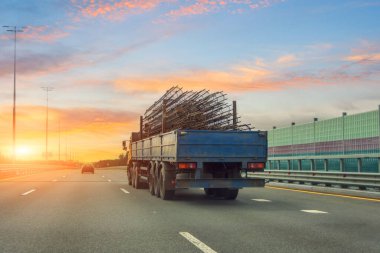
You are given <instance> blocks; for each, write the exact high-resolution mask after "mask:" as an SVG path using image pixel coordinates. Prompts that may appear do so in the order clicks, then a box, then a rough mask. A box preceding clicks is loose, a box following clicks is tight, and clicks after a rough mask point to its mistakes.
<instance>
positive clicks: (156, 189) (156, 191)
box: [153, 165, 160, 198]
mask: <svg viewBox="0 0 380 253" xmlns="http://www.w3.org/2000/svg"><path fill="white" fill-rule="evenodd" d="M158 171H159V167H158V166H157V165H156V168H155V170H154V178H153V180H154V195H155V196H156V197H157V198H159V197H160V183H159V178H158V177H159V175H158Z"/></svg>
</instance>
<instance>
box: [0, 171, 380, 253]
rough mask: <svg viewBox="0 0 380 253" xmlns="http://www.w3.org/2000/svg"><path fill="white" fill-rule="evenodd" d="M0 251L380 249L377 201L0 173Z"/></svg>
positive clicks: (115, 177) (119, 178) (104, 176)
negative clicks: (224, 196) (152, 188)
mask: <svg viewBox="0 0 380 253" xmlns="http://www.w3.org/2000/svg"><path fill="white" fill-rule="evenodd" d="M0 252H11V253H16V252H49V253H50V252H149V253H153V252H184V253H185V252H208V253H210V252H260V253H261V252H270V253H273V252H292V253H293V252H323V253H326V252H334V253H335V252H345V253H346V252H366V253H369V252H376V253H379V252H380V202H376V201H370V200H365V199H355V198H342V197H339V196H327V195H319V194H310V193H305V192H296V191H289V190H281V189H274V188H268V187H267V188H254V189H252V188H251V189H243V190H241V191H240V193H239V196H238V198H237V200H235V201H230V200H215V199H208V198H206V197H205V195H204V193H203V190H200V189H195V190H182V191H178V192H177V193H176V198H175V200H173V201H163V200H161V199H159V198H156V197H153V196H151V195H150V194H149V193H148V191H147V190H136V189H133V188H132V187H131V186H128V184H127V179H126V174H125V172H124V171H122V170H96V171H95V174H81V173H80V170H55V171H50V172H42V173H39V174H34V175H29V176H22V177H17V178H13V179H8V180H0Z"/></svg>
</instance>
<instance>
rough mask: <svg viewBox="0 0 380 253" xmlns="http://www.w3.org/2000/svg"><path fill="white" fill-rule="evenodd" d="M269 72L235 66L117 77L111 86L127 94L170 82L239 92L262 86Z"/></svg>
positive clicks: (164, 86)
mask: <svg viewBox="0 0 380 253" xmlns="http://www.w3.org/2000/svg"><path fill="white" fill-rule="evenodd" d="M270 75H271V72H270V71H268V70H265V69H260V68H249V67H245V66H237V67H234V68H233V69H231V71H208V70H198V71H189V72H183V73H181V74H179V75H167V76H153V77H151V78H143V77H137V78H126V79H119V80H116V81H115V82H114V85H115V87H116V88H117V89H120V90H124V91H127V92H130V93H134V92H155V91H162V90H165V89H167V88H168V86H172V85H180V86H183V87H185V88H187V89H203V88H205V87H207V89H210V90H224V91H227V92H229V91H232V92H241V91H244V90H247V89H248V90H253V89H265V88H264V87H262V83H261V82H260V80H263V79H264V78H267V77H269V76H270ZM269 89H270V88H269Z"/></svg>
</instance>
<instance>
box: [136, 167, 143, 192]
mask: <svg viewBox="0 0 380 253" xmlns="http://www.w3.org/2000/svg"><path fill="white" fill-rule="evenodd" d="M135 188H136V189H142V188H143V183H142V182H141V181H140V175H139V172H138V167H137V166H136V168H135Z"/></svg>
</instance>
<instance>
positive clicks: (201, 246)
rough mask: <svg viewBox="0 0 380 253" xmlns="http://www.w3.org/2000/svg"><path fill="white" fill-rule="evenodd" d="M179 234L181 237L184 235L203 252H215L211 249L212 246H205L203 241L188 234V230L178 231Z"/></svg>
mask: <svg viewBox="0 0 380 253" xmlns="http://www.w3.org/2000/svg"><path fill="white" fill-rule="evenodd" d="M179 234H180V235H182V236H183V237H185V238H186V240H188V241H189V242H191V243H192V244H193V245H194V246H195V247H197V248H198V249H200V250H201V251H202V252H204V253H216V251H215V250H213V249H212V248H210V247H209V246H207V245H206V244H204V243H203V242H201V241H200V240H198V239H197V238H195V237H194V236H193V235H192V234H190V233H188V232H179Z"/></svg>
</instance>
